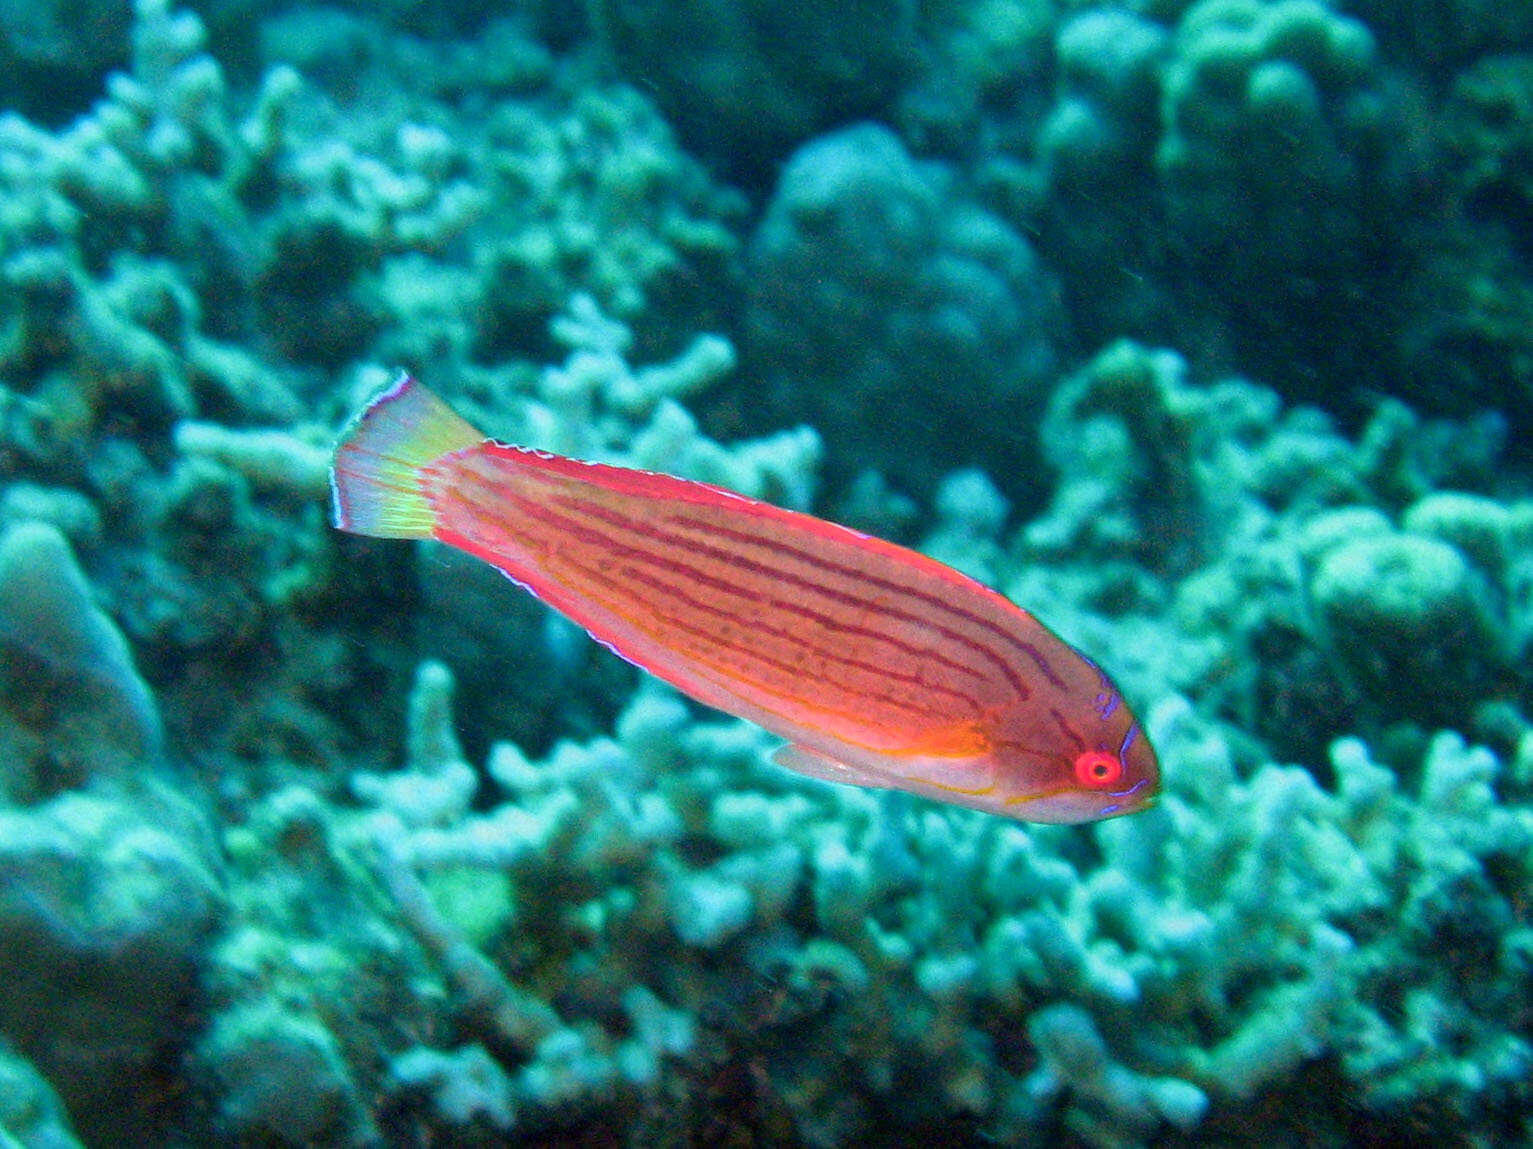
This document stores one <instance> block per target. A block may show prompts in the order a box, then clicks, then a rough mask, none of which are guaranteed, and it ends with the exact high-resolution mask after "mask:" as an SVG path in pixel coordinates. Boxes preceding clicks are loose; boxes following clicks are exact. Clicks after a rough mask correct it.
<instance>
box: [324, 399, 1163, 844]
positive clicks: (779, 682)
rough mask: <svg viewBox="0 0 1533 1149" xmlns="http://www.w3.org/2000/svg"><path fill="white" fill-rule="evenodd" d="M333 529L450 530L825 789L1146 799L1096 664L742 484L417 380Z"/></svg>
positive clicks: (1034, 809)
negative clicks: (571, 452)
mask: <svg viewBox="0 0 1533 1149" xmlns="http://www.w3.org/2000/svg"><path fill="white" fill-rule="evenodd" d="M331 485H332V493H333V499H334V520H335V525H336V526H337V527H339V528H340V529H341V530H344V531H351V532H354V533H356V534H362V535H373V536H376V537H380V538H434V539H437V540H439V541H441V542H443V543H446V544H448V545H449V546H454V547H458V548H459V549H461V550H464V551H467V552H468V553H469V554H471V555H474V556H476V557H478V558H480V559H483V560H484V561H485V562H487V563H489V564H490V565H491V566H494V567H496V568H497V569H499V570H500V571H502V572H503V573H505V574H506V575H507V576H508V577H509V578H510V579H512V580H513V581H514V582H516V583H518V584H519V585H521V586H523V587H525V588H526V589H527V590H529V591H531V592H532V593H533V594H534V595H536V596H537V597H538V598H539V599H541V600H542V601H543V602H544V603H546V604H547V605H549V606H550V607H552V608H553V609H555V610H557V611H559V612H560V613H561V614H564V615H566V616H568V617H569V618H570V619H572V620H573V621H575V622H576V623H578V624H579V625H581V626H582V627H584V628H585V629H586V630H587V631H588V632H589V633H590V634H591V635H592V637H594V638H595V639H596V640H597V641H598V642H601V643H602V644H604V645H605V646H608V647H610V648H611V649H612V650H614V651H616V652H617V653H618V654H620V655H622V656H623V657H624V658H626V659H627V660H628V661H630V662H632V663H635V664H636V665H638V666H640V667H642V668H643V669H645V670H647V671H649V672H650V673H651V674H653V675H655V676H656V677H658V678H662V679H664V680H665V681H666V682H669V683H670V684H671V685H673V686H675V687H676V688H677V689H678V690H680V691H682V692H683V693H684V694H687V695H689V696H690V697H692V698H694V699H696V700H697V701H699V702H702V703H705V704H706V705H708V706H712V707H716V708H717V709H719V710H722V711H725V712H726V713H729V714H733V715H737V716H738V717H741V718H746V719H749V720H750V721H752V722H755V723H757V724H758V725H760V726H762V727H764V728H766V729H767V730H769V731H771V732H772V733H774V734H777V735H779V736H781V737H783V738H786V739H787V740H788V745H786V746H784V747H782V748H781V749H779V750H778V751H777V752H776V754H775V755H774V760H775V761H777V762H778V763H780V764H781V765H783V766H786V767H788V768H790V769H793V770H797V771H799V772H800V773H803V774H807V775H809V776H811V777H814V778H822V779H829V780H831V781H835V782H850V783H856V784H858V785H862V786H872V787H883V788H889V789H896V790H908V791H910V792H912V793H916V794H922V795H925V796H927V797H930V798H936V799H938V800H940V801H943V802H951V803H955V804H957V805H961V806H972V807H974V808H976V809H980V810H987V811H990V812H992V813H997V814H1003V815H1006V816H1008V817H1012V818H1017V819H1021V820H1025V821H1034V822H1089V821H1094V820H1096V819H1099V818H1107V817H1111V816H1113V815H1116V814H1127V813H1132V812H1134V811H1136V810H1141V809H1143V808H1144V807H1145V806H1147V805H1149V804H1150V803H1151V802H1152V801H1153V800H1154V797H1155V793H1156V789H1157V786H1158V784H1159V771H1158V766H1157V763H1156V758H1155V752H1154V750H1153V749H1151V747H1150V744H1149V741H1148V739H1146V738H1145V736H1144V733H1143V731H1142V730H1141V729H1140V726H1139V723H1138V722H1137V721H1136V720H1135V718H1134V716H1133V714H1132V713H1131V712H1130V710H1129V708H1128V706H1127V705H1126V704H1125V703H1124V701H1123V699H1122V696H1121V695H1120V694H1119V692H1118V689H1117V688H1116V687H1115V686H1114V685H1113V683H1112V682H1111V681H1110V680H1109V679H1108V677H1107V675H1106V674H1104V673H1103V672H1102V671H1101V670H1100V669H1099V668H1098V667H1097V666H1096V664H1095V663H1093V662H1092V661H1091V660H1090V659H1088V658H1086V657H1085V656H1084V655H1082V654H1081V653H1079V652H1078V651H1076V650H1074V649H1072V648H1071V647H1070V646H1068V645H1067V644H1066V643H1065V642H1063V641H1062V640H1061V639H1059V638H1058V637H1057V636H1055V635H1054V634H1053V632H1051V631H1050V630H1048V628H1046V627H1045V626H1043V624H1042V623H1040V622H1038V620H1037V619H1035V618H1033V616H1032V615H1030V614H1028V613H1027V612H1026V611H1024V610H1022V609H1020V608H1019V607H1017V606H1015V605H1014V604H1013V603H1011V602H1010V601H1008V600H1007V599H1005V598H1003V597H1001V596H1000V595H999V594H996V593H995V592H994V591H992V590H990V589H988V588H986V587H984V586H982V585H980V584H979V583H977V582H975V581H974V580H973V579H970V578H968V577H966V576H965V575H962V574H960V573H958V572H957V571H955V570H953V569H952V568H950V567H947V566H944V565H943V564H941V563H939V562H936V561H935V560H933V559H930V558H927V557H926V556H925V555H922V554H919V553H917V552H915V551H911V550H907V549H906V548H904V547H900V546H896V545H895V544H893V543H889V542H885V541H884V540H882V539H878V538H873V537H871V536H868V535H865V534H861V533H859V532H857V531H853V530H849V529H848V528H846V527H842V526H837V525H836V524H835V523H830V522H826V521H825V520H823V519H817V518H814V517H813V516H811V515H806V514H801V513H799V512H796V511H788V510H783V509H781V508H779V507H774V506H771V505H769V504H767V503H762V502H759V501H757V500H755V499H749V498H746V497H745V496H743V495H739V494H736V493H735V492H733V491H728V490H725V489H723V488H721V487H716V486H711V485H709V484H706V483H698V482H692V481H690V480H686V479H677V478H673V477H671V476H669V475H660V474H654V473H651V472H648V471H636V470H630V469H628V468H624V467H615V466H609V465H606V464H602V463H585V462H579V461H577V460H574V459H566V458H563V457H561V456H558V455H552V454H549V453H547V452H545V451H536V450H531V449H528V448H525V447H516V446H511V445H508V444H505V443H499V442H496V441H495V440H493V439H486V438H484V437H483V436H482V435H481V434H480V433H479V432H478V431H476V430H475V429H474V428H473V427H472V426H470V425H469V424H468V423H467V422H465V421H464V420H463V419H462V418H460V417H459V416H458V415H457V414H455V413H454V412H453V411H452V409H451V408H450V407H448V406H447V404H445V403H444V402H443V401H442V400H441V399H439V398H438V397H437V396H436V395H434V394H433V393H432V392H431V391H429V390H427V389H426V388H425V387H423V386H422V385H421V384H419V383H417V382H416V381H415V380H414V379H411V378H410V377H408V376H404V377H401V378H400V379H399V380H398V381H397V382H396V383H394V384H393V385H392V386H391V387H389V388H388V389H386V390H385V391H383V392H382V393H381V394H379V395H378V396H377V397H376V398H375V399H374V400H373V401H372V402H371V403H370V404H369V405H368V406H367V408H366V409H365V410H364V411H363V412H362V413H361V414H360V415H359V416H358V417H357V419H356V420H355V421H354V422H353V423H352V425H351V426H350V427H349V428H348V429H347V431H346V433H345V435H344V436H343V438H342V440H341V443H340V445H339V446H338V447H337V448H336V452H335V462H334V466H333V467H332V470H331Z"/></svg>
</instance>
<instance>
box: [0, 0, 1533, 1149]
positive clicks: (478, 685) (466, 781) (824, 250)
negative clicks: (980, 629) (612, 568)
mask: <svg viewBox="0 0 1533 1149" xmlns="http://www.w3.org/2000/svg"><path fill="white" fill-rule="evenodd" d="M77 7H78V11H76V10H75V9H70V10H69V11H68V12H66V11H65V9H64V7H63V6H60V5H57V4H40V5H34V6H31V7H27V6H25V5H15V4H12V5H9V6H6V8H5V11H3V12H0V63H3V64H4V65H5V69H4V70H5V77H4V79H3V80H0V89H3V90H4V92H5V99H6V104H7V108H8V109H9V110H8V111H6V112H5V113H4V114H3V115H0V285H3V287H0V969H3V972H4V975H5V979H6V980H5V987H6V988H5V993H4V994H3V995H0V1145H3V1146H5V1147H6V1149H11V1147H12V1146H25V1147H27V1149H34V1147H36V1149H55V1147H56V1149H69V1147H73V1146H85V1145H89V1146H96V1145H129V1144H133V1145H138V1144H205V1145H297V1144H315V1145H339V1146H357V1147H359V1149H360V1147H365V1146H368V1147H370V1146H374V1145H380V1144H387V1145H421V1144H428V1143H429V1144H454V1145H495V1144H504V1143H506V1142H507V1141H508V1140H514V1141H517V1142H519V1143H521V1142H525V1143H529V1144H555V1143H557V1144H611V1143H613V1142H614V1141H619V1140H620V1141H625V1142H628V1143H634V1144H678V1143H684V1142H685V1143H697V1144H733V1145H740V1144H785V1145H794V1144H796V1145H805V1146H815V1147H819V1146H826V1147H829V1146H838V1145H848V1144H859V1145H874V1146H876V1145H896V1144H912V1143H922V1142H929V1143H931V1144H934V1145H936V1144H944V1145H948V1144H952V1145H958V1144H983V1143H1010V1144H1021V1143H1051V1144H1052V1143H1059V1144H1066V1145H1085V1146H1101V1147H1110V1149H1117V1147H1128V1146H1135V1145H1145V1144H1162V1145H1181V1144H1212V1143H1216V1142H1217V1143H1220V1144H1250V1143H1257V1142H1259V1143H1262V1144H1275V1143H1291V1144H1342V1143H1353V1144H1426V1143H1431V1144H1449V1143H1452V1144H1473V1145H1481V1144H1485V1145H1488V1144H1519V1143H1524V1142H1528V1141H1530V1140H1533V1124H1530V1121H1529V1116H1528V1115H1529V1113H1533V1088H1530V1085H1529V1082H1530V1081H1533V1021H1530V1019H1533V976H1530V975H1533V919H1530V908H1529V907H1530V905H1533V872H1530V870H1533V721H1530V719H1529V715H1530V714H1533V674H1530V671H1529V669H1528V667H1529V659H1528V654H1529V651H1530V649H1533V500H1530V498H1529V489H1530V486H1533V482H1530V478H1529V471H1528V457H1527V447H1526V445H1525V436H1524V435H1523V434H1522V431H1523V430H1524V429H1525V428H1526V427H1527V426H1529V425H1530V423H1533V416H1530V415H1529V413H1528V399H1529V396H1530V394H1533V392H1530V390H1529V378H1530V375H1529V366H1528V363H1529V361H1530V360H1529V356H1528V354H1527V350H1528V338H1529V337H1528V335H1527V331H1528V330H1530V329H1533V327H1530V325H1529V324H1528V323H1527V322H1526V319H1527V317H1528V315H1529V314H1530V312H1533V309H1530V305H1529V301H1530V300H1533V291H1529V289H1528V283H1529V277H1530V270H1529V268H1530V252H1529V246H1528V240H1527V233H1528V228H1527V224H1528V222H1529V219H1530V218H1533V190H1530V189H1533V179H1530V175H1529V154H1530V153H1529V139H1530V138H1533V135H1530V124H1533V104H1530V101H1529V99H1528V95H1527V89H1528V55H1527V45H1526V40H1527V35H1526V33H1527V24H1526V21H1527V17H1526V16H1525V14H1524V10H1523V9H1522V8H1520V7H1518V6H1517V5H1502V6H1501V8H1500V9H1497V10H1494V11H1493V10H1492V9H1491V8H1490V7H1487V6H1485V5H1483V4H1481V3H1478V2H1477V0H1456V2H1455V3H1452V4H1439V5H1433V6H1428V7H1430V9H1431V10H1430V11H1427V8H1426V7H1423V6H1420V5H1403V6H1393V7H1392V6H1389V5H1383V4H1379V3H1376V2H1374V0H1347V2H1346V3H1336V4H1322V3H1319V2H1317V0H1132V2H1124V3H1118V4H1114V5H1109V6H1106V7H1104V6H1101V5H1091V4H1084V3H1077V2H1075V0H1070V2H1068V3H1059V4H1054V3H1043V2H1036V0H967V2H964V3H947V2H944V3H937V4H932V5H924V6H908V5H888V4H882V5H880V4H874V5H870V6H869V5H865V6H861V7H857V8H855V10H853V9H844V10H843V9H834V10H833V9H832V8H829V7H827V6H824V5H819V6H816V5H809V6H800V7H798V8H795V9H793V10H792V11H791V12H788V13H786V14H784V13H782V12H777V11H775V10H774V11H771V12H769V11H768V10H767V6H762V5H759V4H743V5H742V4H736V5H733V6H731V5H728V4H723V5H715V6H711V7H708V8H707V10H706V11H704V10H703V7H702V6H700V5H697V4H690V5H676V6H673V7H672V8H671V9H666V10H661V9H658V8H657V9H653V10H644V9H642V8H640V7H634V6H624V5H616V4H593V5H588V6H586V7H585V8H584V9H583V10H582V11H581V12H579V13H575V12H574V11H573V10H570V9H568V6H563V7H561V6H557V5H548V4H527V5H519V6H514V10H508V11H502V12H498V13H489V12H487V11H481V10H479V9H477V8H472V7H471V6H470V7H461V6H460V7H459V8H452V9H451V10H450V11H449V10H448V7H444V6H441V5H418V4H413V3H404V2H401V3H390V4H385V5H347V6H343V7H341V8H331V9H325V10H318V9H312V8H290V7H284V8H283V9H282V10H281V11H278V10H277V6H268V5H263V4H260V3H256V2H255V0H234V2H229V3H223V4H220V5H209V6H208V8H207V11H205V12H201V14H200V15H193V14H192V13H191V12H189V11H187V10H184V9H180V8H177V7H175V6H173V4H172V3H171V2H170V0H136V2H135V3H134V4H132V5H131V6H125V5H118V6H112V5H100V4H94V3H92V4H87V5H82V6H77ZM449 7H450V6H449ZM204 20H206V21H207V24H206V25H205V24H204V22H203V21H204ZM114 69H115V70H114ZM741 74H744V75H747V76H750V77H753V79H752V81H751V82H749V83H745V84H742V83H741V82H740V81H739V76H740V75H741ZM623 76H627V77H629V78H630V79H631V80H632V81H633V82H632V83H631V84H630V83H624V82H623V80H622V77H623ZM721 77H723V78H724V79H721ZM725 79H727V80H728V81H729V82H728V83H726V82H725ZM647 81H648V82H649V84H648V86H647V84H646V82H647ZM44 85H51V88H50V91H51V92H52V94H51V95H47V96H46V97H45V96H44V95H40V93H43V92H44ZM869 117H876V118H877V122H875V120H874V119H870V118H869ZM852 121H855V122H852ZM678 141H682V142H680V143H679V142H678ZM683 145H685V147H687V148H691V149H695V150H696V152H697V153H698V154H697V156H694V155H692V154H690V153H689V152H688V151H687V150H684V146H683ZM705 163H706V164H709V165H712V166H711V167H709V166H705ZM779 165H781V170H780V171H779V170H778V166H779ZM720 172H723V173H725V174H726V176H728V175H743V176H744V177H745V178H746V179H747V181H748V182H747V184H746V187H745V189H744V191H743V192H741V191H736V190H732V189H730V188H728V187H726V186H724V185H723V183H721V182H720V176H719V174H718V173H720ZM774 184H775V186H773V185H774ZM1056 287H1057V288H1058V289H1059V290H1056ZM401 366H402V367H404V368H406V369H408V370H411V371H414V372H416V373H418V374H420V375H421V376H422V377H423V378H426V379H428V380H429V381H430V382H431V384H432V385H433V386H434V387H437V388H440V389H441V390H442V391H443V393H444V394H446V395H448V396H450V397H451V399H452V401H453V403H454V404H455V405H456V406H459V407H460V408H461V409H462V410H463V412H464V413H465V415H467V416H468V417H470V418H471V419H472V420H473V421H475V422H476V423H477V424H478V425H481V426H483V427H484V428H485V430H486V431H487V432H488V433H492V434H494V435H496V436H497V437H500V438H504V439H508V440H513V441H516V442H520V443H525V444H527V445H529V446H533V447H537V448H543V449H548V450H554V451H559V452H562V453H566V454H571V455H575V456H579V457H582V458H588V459H596V460H606V461H612V462H617V463H621V464H625V465H628V466H636V467H642V468H651V469H663V470H666V471H668V472H672V473H677V474H682V475H686V476H689V477H693V478H697V479H703V480H706V481H709V482H713V483H719V484H723V485H725V486H728V487H731V488H734V489H736V490H739V491H741V492H743V493H745V494H747V495H751V496H755V497H760V498H766V499H770V500H772V501H774V502H777V503H780V504H783V505H787V506H792V507H797V508H805V509H810V508H818V509H819V510H820V511H822V512H824V511H825V510H827V509H829V510H832V511H834V512H835V513H836V514H838V515H840V516H841V517H843V518H845V519H846V520H847V521H850V522H854V523H855V524H856V525H858V526H860V527H868V528H872V527H876V528H877V529H879V530H880V531H882V532H884V533H888V534H895V535H900V536H902V537H904V538H905V539H907V540H909V541H913V542H915V543H916V544H917V545H919V546H920V547H921V548H922V549H923V550H925V551H926V552H927V553H930V554H932V555H935V556H937V557H939V558H941V559H942V560H943V561H946V562H948V563H950V564H952V565H954V566H956V567H958V568H960V569H962V570H965V571H968V572H970V573H972V574H974V575H975V576H976V577H979V578H981V579H983V580H984V581H986V582H988V583H990V584H991V585H993V586H995V587H997V588H998V589H1000V590H1001V591H1002V592H1003V593H1005V594H1007V595H1008V596H1009V597H1011V598H1012V599H1014V600H1015V601H1016V602H1018V603H1020V604H1022V605H1024V606H1026V607H1027V608H1028V609H1029V610H1032V611H1034V612H1036V613H1037V615H1038V616H1039V617H1040V618H1041V619H1043V620H1045V621H1046V622H1047V623H1048V625H1050V626H1051V627H1053V628H1055V629H1056V630H1057V631H1058V632H1059V633H1060V634H1061V635H1062V636H1063V637H1065V638H1066V639H1067V640H1069V641H1071V642H1072V643H1075V644H1077V645H1079V646H1080V647H1081V648H1082V649H1083V650H1085V651H1086V652H1088V653H1089V654H1090V655H1091V657H1093V658H1094V659H1097V660H1098V661H1100V663H1101V664H1102V666H1103V668H1104V669H1105V670H1107V671H1109V672H1110V673H1111V674H1112V675H1113V677H1114V679H1115V680H1116V681H1117V682H1119V683H1120V685H1122V686H1123V687H1124V689H1125V693H1126V695H1127V696H1128V697H1129V698H1131V699H1132V701H1133V704H1134V706H1135V710H1136V713H1139V714H1140V715H1142V716H1144V717H1145V725H1146V732H1147V734H1148V736H1149V737H1150V738H1152V739H1153V740H1154V742H1155V744H1156V746H1157V748H1158V751H1159V754H1160V757H1161V760H1162V763H1163V766H1164V777H1165V789H1164V793H1163V795H1162V797H1161V799H1160V801H1159V803H1158V805H1156V806H1155V807H1154V808H1153V809H1151V810H1149V811H1146V812H1144V813H1140V814H1137V815H1135V816H1133V817H1129V818H1123V819H1117V820H1113V821H1109V822H1106V823H1102V824H1099V825H1095V826H1092V827H1084V828H1067V827H1053V826H1038V827H1034V826H1023V825H1021V824H1017V823H1014V822H1010V821H1006V820H1002V819H998V818H994V817H989V816H985V815H981V814H978V813H974V812H971V811H965V810H960V809H957V808H951V807H944V806H938V805H934V804H931V803H928V802H924V801H922V800H919V799H916V798H913V797H911V796H910V795H906V794H898V793H889V792H874V791H867V790H861V789H857V788H851V787H840V786H835V785H832V784H829V783H824V782H819V781H815V780H812V779H808V778H805V777H802V776H800V775H796V774H793V773H790V772H787V771H783V770H781V769H779V768H777V767H775V766H773V765H772V764H771V763H770V761H769V755H770V753H771V751H772V749H773V748H774V746H773V740H772V739H771V738H770V737H768V736H767V735H766V734H764V733H763V732H762V731H760V730H758V729H756V728H754V727H751V726H748V725H746V724H744V723H739V722H733V721H723V720H720V719H719V718H717V717H716V716H712V715H708V714H704V713H701V712H699V711H698V710H696V709H694V708H693V707H691V706H690V705H689V704H687V703H686V702H684V701H683V700H681V699H679V698H678V697H677V696H675V695H674V694H673V693H671V692H670V691H668V690H667V689H664V688H662V687H660V686H658V685H657V684H655V683H653V682H650V681H647V680H642V679H641V678H640V677H639V675H638V674H637V672H635V671H634V670H633V668H631V667H629V666H627V665H626V664H623V663H621V662H620V661H619V660H618V659H616V658H615V657H612V656H611V655H610V654H608V653H607V652H604V651H602V650H600V649H599V648H596V647H595V646H594V645H593V644H591V643H589V642H587V641H586V640H585V639H584V638H583V637H582V636H581V635H580V634H579V633H578V631H576V630H574V629H573V628H572V627H571V626H570V625H569V624H567V623H565V622H563V621H562V620H560V619H557V618H554V617H552V616H551V615H550V614H548V613H547V612H546V611H544V610H543V609H542V608H541V607H540V606H538V604H536V603H535V602H534V601H532V600H531V599H530V598H529V597H527V596H525V595H523V594H521V593H520V592H519V591H518V590H517V588H515V587H513V586H511V585H509V584H507V583H506V581H505V580H504V579H501V578H500V577H499V576H498V575H495V574H494V573H493V572H490V573H489V574H486V573H485V572H484V571H483V570H481V569H478V568H469V567H467V566H465V564H464V563H462V562H460V561H459V560H457V559H455V558H453V557H452V556H451V555H450V554H448V553H447V552H446V550H445V549H444V548H440V547H437V546H435V545H432V544H421V545H419V546H412V545H404V544H397V543H390V542H379V541H375V540H366V539H359V538H354V537H349V536H348V537H338V536H337V535H335V534H334V533H333V532H330V531H329V530H328V528H327V527H326V498H327V492H326V486H327V484H326V463H327V458H328V453H329V450H330V446H331V444H332V442H333V440H334V436H335V434H336V432H337V430H338V428H339V427H340V426H341V424H342V421H343V420H344V419H345V418H346V417H347V416H348V415H349V414H350V413H351V412H352V411H354V410H355V409H356V407H357V406H358V404H359V403H361V402H362V401H363V400H364V399H365V398H366V397H367V396H368V395H369V394H371V393H372V392H373V391H375V390H376V389H377V388H378V387H380V386H382V385H383V384H384V383H386V382H387V380H388V379H389V378H390V377H391V375H392V374H393V372H394V371H396V370H397V369H398V368H399V367H401Z"/></svg>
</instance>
